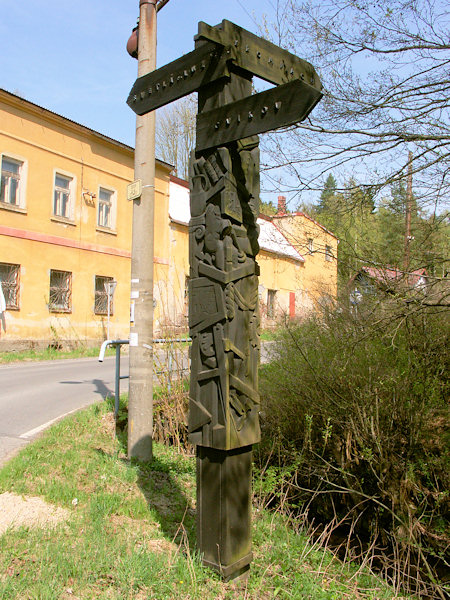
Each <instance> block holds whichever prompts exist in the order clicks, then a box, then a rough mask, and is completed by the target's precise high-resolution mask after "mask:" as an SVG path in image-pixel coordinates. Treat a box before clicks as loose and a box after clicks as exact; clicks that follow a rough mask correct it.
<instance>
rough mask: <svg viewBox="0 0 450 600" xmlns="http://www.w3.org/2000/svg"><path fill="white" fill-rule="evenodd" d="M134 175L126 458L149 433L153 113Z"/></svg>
mask: <svg viewBox="0 0 450 600" xmlns="http://www.w3.org/2000/svg"><path fill="white" fill-rule="evenodd" d="M156 4H157V0H140V1H139V35H138V61H139V62H138V77H141V76H142V75H146V74H147V73H150V72H151V71H154V70H155V68H156ZM134 178H135V180H138V179H140V180H141V182H142V194H141V196H140V198H137V199H136V200H134V203H133V238H132V247H131V303H132V316H131V328H130V391H129V401H128V457H129V458H131V457H135V458H138V459H140V460H146V461H150V460H151V458H152V434H153V343H152V342H153V256H154V204H155V113H154V112H149V113H147V114H146V115H143V116H137V117H136V148H135V155H134ZM133 312H134V315H133Z"/></svg>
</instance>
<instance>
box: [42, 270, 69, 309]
mask: <svg viewBox="0 0 450 600" xmlns="http://www.w3.org/2000/svg"><path fill="white" fill-rule="evenodd" d="M53 273H59V274H61V275H63V274H64V275H67V282H68V284H67V285H66V287H65V288H63V287H62V286H59V287H57V286H55V285H53V286H52V274H53ZM55 290H56V293H58V290H62V292H63V296H62V298H63V302H60V303H56V302H54V301H52V296H53V297H54V296H55ZM48 309H49V311H50V312H56V313H71V312H72V272H71V271H61V269H50V272H49V297H48Z"/></svg>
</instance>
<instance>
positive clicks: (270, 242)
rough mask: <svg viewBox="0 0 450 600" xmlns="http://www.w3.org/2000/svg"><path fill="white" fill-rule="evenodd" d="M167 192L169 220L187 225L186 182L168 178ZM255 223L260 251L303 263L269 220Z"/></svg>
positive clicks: (187, 194) (262, 217)
mask: <svg viewBox="0 0 450 600" xmlns="http://www.w3.org/2000/svg"><path fill="white" fill-rule="evenodd" d="M169 190H170V191H169V216H170V219H171V220H172V221H173V222H175V223H180V224H181V225H189V219H190V218H191V212H190V206H189V189H188V186H187V185H186V182H185V181H183V180H180V179H178V177H173V176H172V177H171V178H170V184H169ZM257 222H258V225H259V227H260V233H259V240H258V241H259V246H260V248H261V249H262V250H265V251H266V252H271V253H272V254H278V255H280V256H285V257H286V258H290V259H292V260H296V261H300V262H304V261H305V259H304V258H303V256H302V255H301V254H300V253H299V252H298V251H297V250H296V249H295V248H294V247H293V246H292V245H291V244H290V243H289V242H288V240H287V239H286V238H285V236H284V235H283V234H282V233H281V231H280V230H279V229H278V227H276V225H275V224H274V223H273V222H272V220H271V219H268V218H267V217H264V216H260V217H259V219H258V221H257Z"/></svg>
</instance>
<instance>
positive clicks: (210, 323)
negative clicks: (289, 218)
mask: <svg viewBox="0 0 450 600" xmlns="http://www.w3.org/2000/svg"><path fill="white" fill-rule="evenodd" d="M190 171H191V172H190V186H191V189H190V192H191V193H190V197H191V221H190V231H189V243H190V269H191V270H190V282H189V286H190V287H189V298H190V314H189V327H190V333H191V337H192V350H191V388H190V407H189V431H190V439H191V441H192V443H194V444H198V445H200V446H206V447H210V448H216V449H219V450H231V449H234V448H241V447H244V446H248V445H250V444H254V443H256V442H258V441H259V438H260V429H259V421H258V412H259V395H258V392H257V388H258V386H257V377H258V363H259V336H258V329H259V312H258V274H259V270H258V264H257V262H256V255H257V253H258V251H259V246H258V225H257V223H256V220H257V217H258V214H259V149H258V138H257V137H252V138H248V139H246V140H241V141H239V142H237V143H235V144H233V145H229V146H227V147H220V148H217V149H214V150H212V151H210V152H203V153H202V154H201V155H200V157H198V158H196V157H195V155H194V153H193V154H192V156H191V164H190Z"/></svg>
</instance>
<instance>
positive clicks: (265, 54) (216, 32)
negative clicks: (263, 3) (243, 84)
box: [194, 19, 322, 91]
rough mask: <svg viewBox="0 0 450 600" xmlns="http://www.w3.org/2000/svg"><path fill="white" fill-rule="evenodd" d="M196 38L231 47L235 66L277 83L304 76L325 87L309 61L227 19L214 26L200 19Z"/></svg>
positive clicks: (312, 84)
mask: <svg viewBox="0 0 450 600" xmlns="http://www.w3.org/2000/svg"><path fill="white" fill-rule="evenodd" d="M194 39H195V40H208V41H210V42H216V43H217V44H222V45H223V46H228V47H230V49H231V56H230V59H232V60H233V62H234V64H235V65H236V66H238V67H240V68H241V69H245V70H246V71H248V72H249V73H251V74H252V75H256V76H257V77H261V79H264V80H266V81H269V82H270V83H274V84H275V85H280V84H283V83H288V82H289V81H292V80H294V79H301V80H302V81H305V83H308V84H309V85H311V86H312V87H314V88H316V89H317V90H319V91H320V90H321V89H322V84H321V83H320V79H319V77H318V75H317V73H316V71H315V69H314V67H313V66H312V65H311V64H310V63H309V62H307V61H306V60H303V59H302V58H299V57H298V56H295V55H294V54H291V53H290V52H288V51H287V50H284V49H283V48H280V47H279V46H276V45H275V44H272V42H269V41H268V40H265V39H263V38H261V37H258V36H257V35H254V34H253V33H250V31H247V30H246V29H242V27H239V26H238V25H235V24H234V23H231V21H227V20H226V19H224V20H223V21H222V23H221V24H220V25H216V26H214V27H212V26H211V25H208V24H207V23H203V22H202V21H201V22H200V23H199V24H198V35H196V36H195V38H194Z"/></svg>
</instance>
